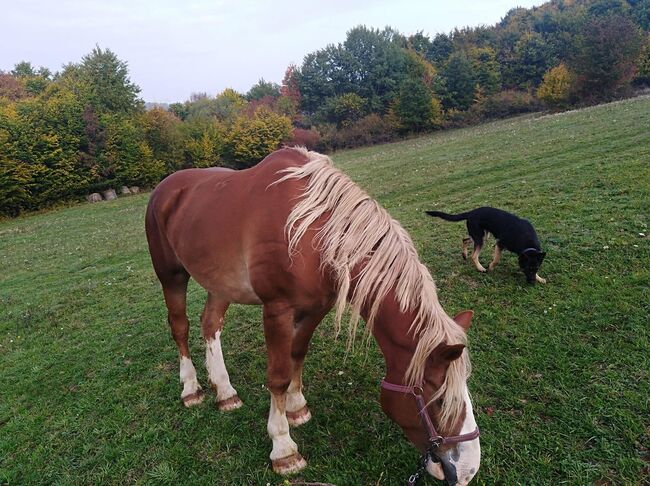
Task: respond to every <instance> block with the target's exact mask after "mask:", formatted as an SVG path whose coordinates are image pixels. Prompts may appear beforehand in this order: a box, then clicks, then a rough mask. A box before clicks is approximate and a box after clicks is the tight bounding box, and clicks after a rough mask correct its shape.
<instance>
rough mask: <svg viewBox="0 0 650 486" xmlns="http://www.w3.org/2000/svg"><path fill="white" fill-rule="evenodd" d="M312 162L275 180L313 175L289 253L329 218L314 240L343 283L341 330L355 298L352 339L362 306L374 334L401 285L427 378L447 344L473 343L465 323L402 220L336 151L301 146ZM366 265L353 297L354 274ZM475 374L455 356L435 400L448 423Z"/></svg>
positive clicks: (290, 230) (409, 376) (418, 368)
mask: <svg viewBox="0 0 650 486" xmlns="http://www.w3.org/2000/svg"><path fill="white" fill-rule="evenodd" d="M297 150H299V151H300V152H301V153H302V154H303V155H304V156H305V157H307V159H308V161H307V163H305V164H304V165H303V166H299V167H291V168H288V169H284V170H282V171H280V173H282V174H285V175H284V176H283V177H282V178H281V179H279V180H278V181H277V182H275V184H278V183H281V182H283V181H286V180H290V179H295V180H299V179H308V183H307V187H306V189H305V191H304V193H303V194H302V197H301V199H300V201H299V202H298V203H297V204H296V205H295V206H294V208H293V209H292V211H291V213H290V214H289V217H288V218H287V223H286V232H287V237H288V241H289V254H290V255H295V253H296V249H297V246H298V243H299V241H300V239H301V238H302V237H303V236H304V234H305V232H306V231H307V229H308V228H309V227H310V226H312V225H313V224H314V223H315V222H316V221H317V220H318V219H319V218H320V217H321V216H323V215H327V216H328V217H327V219H326V222H325V223H324V224H323V225H322V227H320V228H319V231H318V233H317V236H316V238H315V240H314V244H315V245H316V246H317V248H318V249H319V250H320V253H321V265H322V268H323V269H325V268H326V269H328V270H329V271H331V272H332V276H333V280H334V282H335V283H336V290H337V294H336V295H337V297H336V304H335V310H336V317H335V322H336V331H337V333H338V332H340V329H341V319H342V316H343V313H344V311H345V309H346V306H347V304H349V308H350V314H351V317H350V324H349V335H348V345H352V343H353V341H354V336H355V334H356V330H357V326H358V323H359V319H360V315H361V310H362V309H364V308H365V309H369V313H368V319H367V321H366V333H368V334H369V333H370V332H371V330H372V326H373V324H374V320H375V318H376V316H377V312H378V310H379V307H380V305H381V303H382V300H383V299H384V298H385V297H386V295H387V294H388V292H389V291H390V290H391V289H393V290H394V293H395V296H396V298H397V302H398V303H399V306H400V310H401V311H402V312H413V313H415V319H414V320H413V323H412V324H411V326H410V328H409V332H412V333H413V334H414V335H415V336H417V337H418V344H417V346H416V349H415V352H414V354H413V357H412V359H411V362H410V364H409V367H408V369H407V371H406V377H405V379H406V381H407V383H408V384H409V385H412V386H414V385H418V384H421V383H422V382H423V378H424V368H425V364H426V360H427V358H428V357H429V355H430V354H431V352H432V351H433V350H434V349H435V347H436V346H438V345H439V344H441V343H443V342H446V343H448V344H457V343H463V344H465V343H466V336H465V332H464V331H463V329H462V328H461V327H460V326H459V325H458V324H456V323H455V322H454V321H453V319H451V318H450V317H449V316H448V315H447V314H446V313H445V311H444V310H443V309H442V307H441V306H440V303H439V302H438V297H437V293H436V286H435V283H434V282H433V279H432V278H431V275H430V273H429V271H428V270H427V268H426V267H425V266H424V265H423V264H422V263H421V262H420V260H419V258H418V254H417V252H416V250H415V247H414V246H413V242H412V240H411V238H410V236H409V235H408V233H407V232H406V231H405V230H404V228H402V226H401V225H400V224H399V223H398V222H397V221H395V220H394V219H393V218H391V217H390V215H389V214H388V212H387V211H386V210H385V209H383V208H382V207H381V206H380V205H379V204H378V203H377V202H376V201H375V200H374V199H372V198H371V197H370V196H369V195H368V194H366V193H365V192H364V191H363V190H362V189H361V188H360V187H359V186H357V185H356V184H355V183H354V182H353V181H352V180H350V179H349V178H348V177H347V176H346V175H345V174H343V173H342V172H341V171H339V170H338V169H337V168H335V167H334V165H333V163H332V161H331V160H330V158H329V157H327V156H325V155H321V154H318V153H316V152H309V151H307V150H306V149H297ZM355 268H361V271H360V272H359V274H358V276H357V277H356V281H355V289H354V293H353V294H352V296H351V298H350V299H349V302H348V294H349V291H350V283H351V275H352V271H353V269H355ZM469 372H470V363H469V357H468V356H467V352H464V353H463V355H462V357H461V358H459V359H457V360H455V361H452V363H451V365H450V366H449V370H448V371H447V377H446V380H445V383H444V385H443V386H442V387H441V388H440V390H438V392H437V393H436V395H435V396H434V397H432V399H431V400H432V401H433V400H436V399H438V398H439V397H441V396H443V395H444V397H445V399H444V401H443V408H442V412H441V417H440V420H441V425H442V426H443V427H445V426H450V425H453V424H454V423H455V422H456V421H457V419H458V416H459V414H460V412H461V411H462V409H463V407H462V405H463V403H464V397H463V391H464V388H465V382H466V380H467V377H468V376H469Z"/></svg>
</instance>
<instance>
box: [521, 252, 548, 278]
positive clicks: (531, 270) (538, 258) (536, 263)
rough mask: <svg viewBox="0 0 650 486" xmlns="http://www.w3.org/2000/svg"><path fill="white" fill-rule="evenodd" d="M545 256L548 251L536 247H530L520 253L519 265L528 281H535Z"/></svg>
mask: <svg viewBox="0 0 650 486" xmlns="http://www.w3.org/2000/svg"><path fill="white" fill-rule="evenodd" d="M545 256H546V252H544V251H541V250H537V249H535V248H529V249H527V250H525V251H524V252H523V253H520V254H519V267H520V268H521V269H522V270H523V272H524V274H525V275H526V281H527V282H528V283H532V284H534V283H535V276H536V275H537V272H538V270H539V267H540V266H541V265H542V262H543V261H544V257H545Z"/></svg>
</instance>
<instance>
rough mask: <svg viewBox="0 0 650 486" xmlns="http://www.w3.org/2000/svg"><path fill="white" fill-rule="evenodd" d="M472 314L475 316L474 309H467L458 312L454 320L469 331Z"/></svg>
mask: <svg viewBox="0 0 650 486" xmlns="http://www.w3.org/2000/svg"><path fill="white" fill-rule="evenodd" d="M472 316H474V311H471V310H466V311H463V312H459V313H458V314H456V316H455V317H454V321H455V322H456V324H458V325H459V326H460V327H462V328H463V329H465V332H467V330H468V329H469V326H470V325H471V324H472Z"/></svg>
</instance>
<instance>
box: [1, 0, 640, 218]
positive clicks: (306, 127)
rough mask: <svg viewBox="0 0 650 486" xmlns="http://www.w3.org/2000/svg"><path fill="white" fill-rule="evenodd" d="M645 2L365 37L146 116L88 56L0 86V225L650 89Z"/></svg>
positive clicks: (583, 5) (587, 5) (570, 6)
mask: <svg viewBox="0 0 650 486" xmlns="http://www.w3.org/2000/svg"><path fill="white" fill-rule="evenodd" d="M649 29H650V0H628V1H625V0H598V1H586V0H574V1H570V0H564V1H557V0H555V1H552V2H549V3H546V4H544V5H542V6H540V7H535V8H532V9H523V8H517V9H513V10H511V11H510V12H508V14H507V15H506V16H505V17H504V18H503V20H502V21H501V22H499V23H498V24H497V25H494V26H489V27H487V26H482V27H476V28H464V29H457V30H454V31H453V32H450V33H448V34H437V35H435V36H433V37H429V36H427V35H425V34H424V33H423V32H419V33H416V34H414V35H411V36H404V35H402V34H401V33H399V32H397V31H395V30H393V29H391V28H386V29H384V30H375V29H371V28H366V27H364V26H359V27H356V28H354V29H352V30H351V31H350V32H348V35H347V38H346V40H345V42H343V43H342V44H338V45H328V46H326V47H325V48H323V49H321V50H318V51H316V52H313V53H310V54H308V55H306V56H305V58H304V61H303V63H302V64H301V65H300V66H289V68H288V69H287V70H286V73H285V76H284V79H283V80H282V83H281V84H275V83H272V82H267V81H265V80H263V79H262V80H260V81H259V82H258V83H257V84H256V85H254V86H253V87H252V88H251V89H250V90H249V91H248V92H247V93H245V94H240V93H237V92H235V91H234V90H232V89H226V90H225V91H223V92H221V93H219V94H217V95H216V96H209V95H208V94H205V93H204V94H195V95H193V96H192V98H191V99H190V100H188V101H186V102H184V103H175V104H172V105H170V107H169V110H165V109H162V108H154V109H152V110H148V111H147V110H145V109H144V104H143V102H142V100H141V99H140V98H139V91H140V90H139V88H138V87H137V86H136V85H135V84H134V83H132V82H131V81H130V79H129V77H128V70H127V66H126V64H125V63H124V62H122V61H120V60H119V59H118V58H117V57H116V56H115V54H114V53H112V52H111V51H110V50H102V49H101V48H99V47H97V48H95V49H94V50H93V51H92V52H91V53H90V54H88V55H87V56H85V57H84V58H83V59H82V60H81V62H79V63H73V64H69V65H66V66H64V67H63V69H62V71H61V72H59V73H54V74H53V73H51V72H50V71H49V70H47V69H45V68H38V69H36V68H34V67H33V66H32V65H31V64H30V63H29V62H21V63H19V64H17V65H16V66H15V67H14V69H13V70H12V71H10V72H6V73H3V72H0V214H4V215H16V214H18V213H20V212H21V211H24V210H34V209H38V208H40V207H43V206H47V205H49V204H52V203H54V202H56V201H61V200H66V199H73V198H79V197H82V196H83V195H86V194H88V193H90V192H96V191H99V190H103V189H106V188H109V187H119V186H122V185H127V186H131V185H139V186H145V187H146V186H152V185H154V184H155V183H157V182H158V181H159V180H160V179H161V178H162V177H164V176H165V175H167V174H169V173H171V172H174V171H176V170H179V169H182V168H187V167H207V166H213V165H225V166H229V167H233V168H244V167H248V166H250V165H253V164H255V163H256V162H257V161H259V160H260V159H262V158H263V157H264V156H265V155H267V154H268V153H270V152H271V151H273V150H275V149H276V148H278V147H279V146H280V145H282V144H283V143H288V144H300V145H306V146H308V147H309V148H316V149H318V150H321V151H331V150H335V149H338V148H344V147H354V146H359V145H367V144H373V143H379V142H386V141H389V140H393V139H395V138H398V137H402V136H405V135H408V134H412V133H420V132H425V131H430V130H435V129H441V128H446V127H453V126H463V125H468V124H473V123H478V122H480V121H482V120H485V119H490V118H498V117H505V116H510V115H513V114H517V113H523V112H527V111H534V110H539V109H542V108H552V109H563V108H566V107H570V106H575V105H582V104H590V103H597V102H601V101H605V100H609V99H613V98H616V97H621V96H626V95H628V94H629V93H630V92H631V90H633V89H634V88H636V87H642V86H645V85H648V84H650V37H649V35H648V30H649Z"/></svg>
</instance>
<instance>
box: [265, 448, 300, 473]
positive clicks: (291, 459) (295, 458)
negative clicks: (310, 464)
mask: <svg viewBox="0 0 650 486" xmlns="http://www.w3.org/2000/svg"><path fill="white" fill-rule="evenodd" d="M271 462H272V463H273V471H274V472H275V473H276V474H282V475H286V474H295V473H297V472H299V471H302V470H303V469H304V468H306V467H307V461H305V460H304V459H303V458H302V456H301V455H300V454H299V453H298V452H296V453H295V454H292V455H290V456H287V457H283V458H282V459H276V460H274V461H271Z"/></svg>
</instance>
